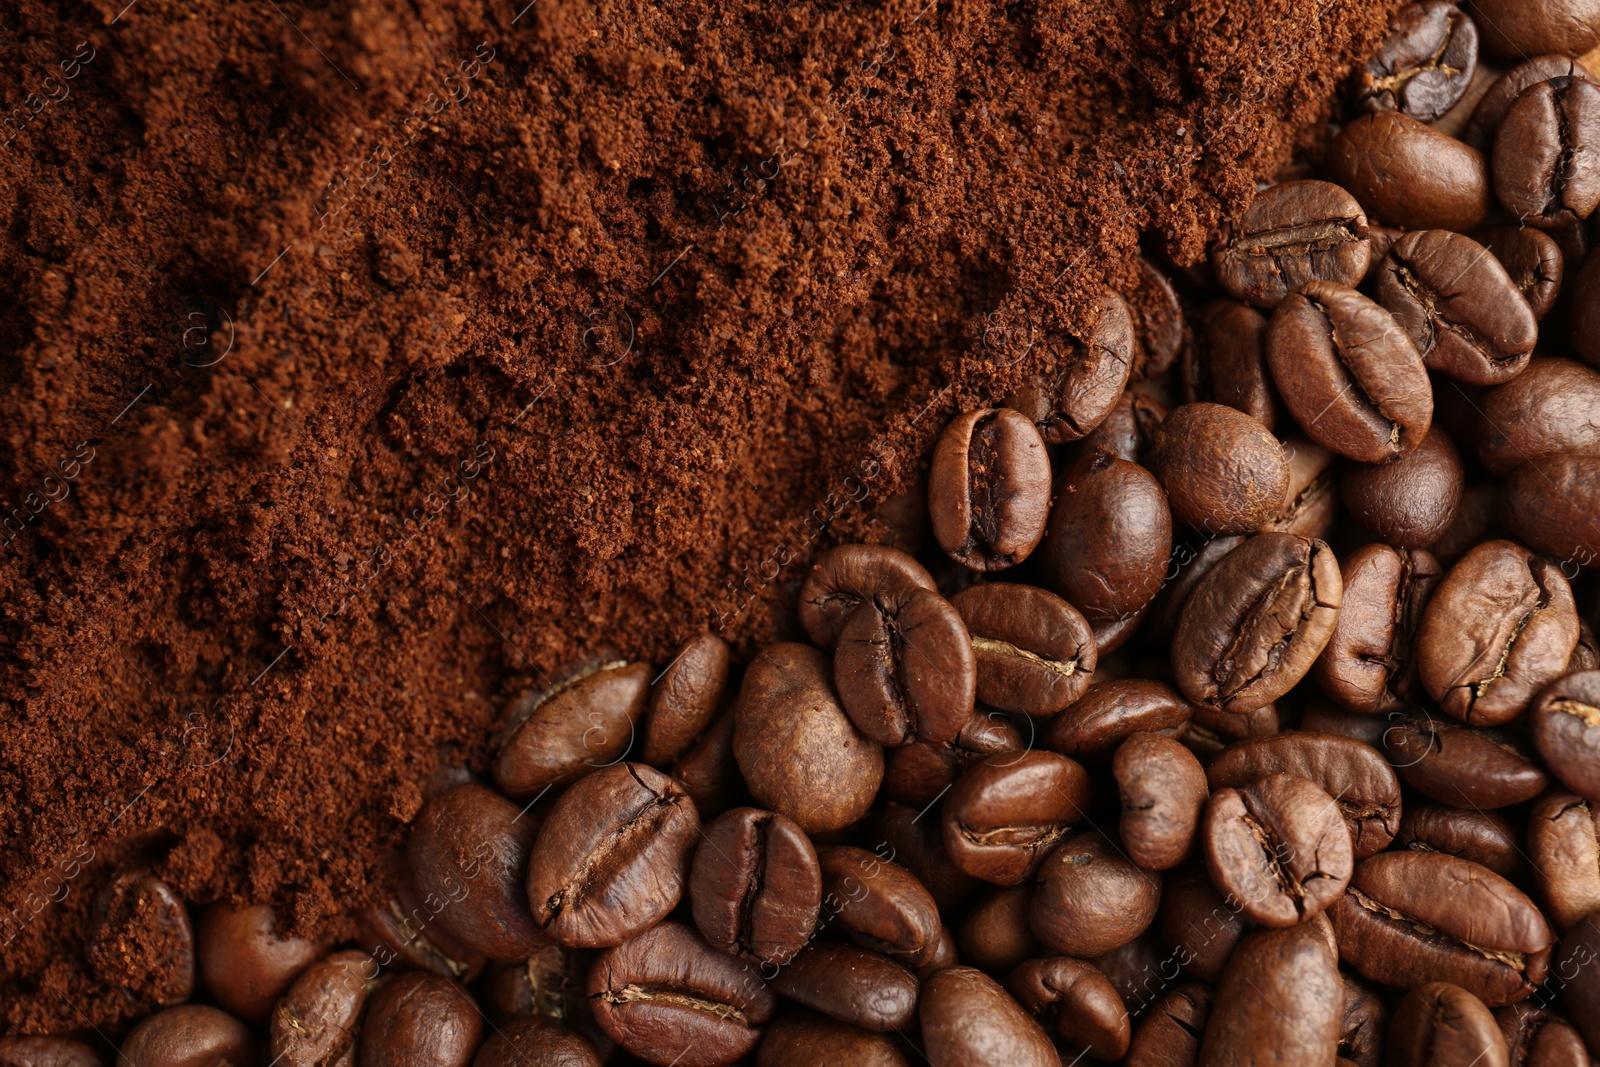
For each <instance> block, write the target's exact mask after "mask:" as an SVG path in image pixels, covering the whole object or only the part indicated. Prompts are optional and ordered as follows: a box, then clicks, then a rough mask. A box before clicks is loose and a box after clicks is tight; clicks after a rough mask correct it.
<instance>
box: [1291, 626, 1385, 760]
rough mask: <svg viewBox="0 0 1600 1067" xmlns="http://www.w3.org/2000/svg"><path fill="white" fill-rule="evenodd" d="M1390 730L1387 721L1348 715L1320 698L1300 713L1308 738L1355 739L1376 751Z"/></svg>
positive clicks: (1374, 717) (1314, 698)
mask: <svg viewBox="0 0 1600 1067" xmlns="http://www.w3.org/2000/svg"><path fill="white" fill-rule="evenodd" d="M1339 614H1340V617H1341V618H1342V617H1343V616H1344V612H1343V611H1341V612H1340V613H1339ZM1329 644H1332V642H1329ZM1318 662H1321V661H1320V660H1319V661H1318ZM1388 728H1389V720H1388V719H1387V718H1384V717H1382V716H1379V715H1370V714H1365V713H1362V712H1354V711H1345V710H1344V709H1343V708H1340V707H1336V706H1335V705H1334V703H1333V702H1332V701H1331V700H1324V699H1322V698H1321V697H1312V698H1311V700H1310V702H1309V703H1307V704H1306V710H1305V711H1303V712H1301V713H1300V729H1301V730H1304V731H1305V732H1306V733H1308V734H1338V735H1340V736H1341V737H1350V738H1354V739H1355V740H1357V741H1360V742H1361V743H1362V744H1365V745H1371V746H1372V747H1373V748H1382V747H1383V732H1384V731H1385V730H1387V729H1388Z"/></svg>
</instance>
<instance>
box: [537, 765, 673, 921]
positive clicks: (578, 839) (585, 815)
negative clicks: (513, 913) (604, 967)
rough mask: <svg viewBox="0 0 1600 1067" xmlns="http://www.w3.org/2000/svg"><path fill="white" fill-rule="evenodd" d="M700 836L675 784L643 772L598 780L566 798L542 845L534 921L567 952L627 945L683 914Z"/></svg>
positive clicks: (603, 774)
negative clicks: (676, 910) (568, 948)
mask: <svg viewBox="0 0 1600 1067" xmlns="http://www.w3.org/2000/svg"><path fill="white" fill-rule="evenodd" d="M699 837H700V816H699V815H698V814H697V813H696V812H695V808H694V802H693V801H692V800H690V799H689V795H688V794H687V793H685V792H684V791H683V787H682V786H680V785H679V784H678V783H677V782H675V781H674V780H672V779H671V778H668V777H667V776H666V775H664V774H662V773H661V772H660V771H658V770H656V769H655V768H653V767H649V766H647V765H645V764H643V763H619V764H617V765H615V766H613V767H607V768H605V769H604V770H601V771H596V772H595V773H594V774H591V775H589V776H588V777H587V778H583V779H580V780H579V781H578V782H577V784H575V785H574V786H572V788H570V789H568V790H567V791H566V792H565V793H563V794H562V795H561V797H560V799H559V800H557V801H556V803H555V806H554V807H553V808H552V809H551V810H550V815H549V818H547V819H546V820H545V824H544V827H543V829H541V830H540V831H539V839H538V840H537V841H535V842H534V845H533V851H532V852H531V853H530V854H529V856H528V903H529V904H530V905H531V906H532V908H533V918H534V920H535V921H536V922H537V923H538V924H539V925H540V926H541V927H542V928H543V929H544V931H545V933H546V934H547V935H548V936H549V937H550V938H551V939H552V940H554V941H559V942H560V943H561V944H563V945H574V946H578V947H582V948H605V947H608V946H611V945H620V944H621V943H622V942H624V941H626V940H628V939H629V938H631V937H633V936H635V935H636V934H639V933H640V932H642V931H644V930H647V929H649V928H650V927H651V926H654V925H655V924H656V923H657V922H660V921H661V920H662V919H664V918H665V917H666V916H667V914H668V913H669V912H671V911H672V909H673V908H675V907H677V906H678V899H679V897H681V896H682V895H683V886H684V883H685V882H686V881H687V880H688V877H689V861H690V857H691V856H692V854H693V853H694V847H695V845H696V844H697V843H698V841H699Z"/></svg>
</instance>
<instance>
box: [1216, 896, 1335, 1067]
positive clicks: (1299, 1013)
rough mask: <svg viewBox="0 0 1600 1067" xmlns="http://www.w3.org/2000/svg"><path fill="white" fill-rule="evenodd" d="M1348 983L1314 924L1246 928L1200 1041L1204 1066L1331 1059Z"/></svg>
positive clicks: (1230, 961)
mask: <svg viewBox="0 0 1600 1067" xmlns="http://www.w3.org/2000/svg"><path fill="white" fill-rule="evenodd" d="M1343 1006H1344V987H1343V983H1342V982H1341V981H1340V979H1339V961H1338V956H1337V954H1336V953H1335V951H1334V948H1333V946H1332V945H1330V944H1329V943H1328V942H1327V941H1326V940H1325V939H1324V938H1323V936H1322V934H1321V933H1320V932H1319V931H1318V930H1317V928H1316V926H1315V924H1313V923H1301V924H1299V925H1296V926H1291V927H1288V928H1287V929H1282V930H1270V929H1269V930H1255V931H1252V932H1251V933H1249V934H1247V935H1245V938H1244V940H1243V941H1241V942H1239V947H1238V948H1237V949H1235V950H1234V952H1233V955H1232V956H1231V957H1230V958H1229V959H1228V966H1227V968H1226V969H1225V970H1224V971H1223V974H1222V981H1221V983H1220V984H1219V985H1218V986H1217V992H1216V999H1215V1002H1214V1003H1213V1004H1212V1006H1211V1014H1210V1018H1209V1021H1208V1023H1207V1025H1206V1031H1205V1038H1204V1040H1203V1041H1202V1042H1201V1045H1200V1058H1199V1060H1198V1063H1199V1065H1200V1067H1240V1065H1254V1064H1263V1065H1265V1064H1270V1063H1283V1064H1289V1063H1296V1064H1313V1063H1319V1064H1331V1063H1333V1060H1334V1056H1335V1054H1336V1052H1337V1050H1338V1047H1339V1024H1340V1022H1341V1021H1342V1018H1343Z"/></svg>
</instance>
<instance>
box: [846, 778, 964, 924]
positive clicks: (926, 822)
mask: <svg viewBox="0 0 1600 1067" xmlns="http://www.w3.org/2000/svg"><path fill="white" fill-rule="evenodd" d="M924 814H925V805H918V806H917V807H915V808H912V807H908V806H906V805H904V804H893V803H891V804H886V805H884V806H883V807H882V808H880V809H879V810H878V812H877V813H876V814H875V815H874V816H873V817H872V819H871V820H870V822H869V823H868V824H867V828H866V829H865V830H864V831H863V834H864V836H863V838H862V840H864V841H871V842H872V843H873V844H874V845H875V846H878V847H883V848H888V849H892V850H893V851H892V852H890V853H889V854H890V855H892V856H893V857H894V860H895V862H896V863H898V864H900V865H901V866H903V867H905V869H906V870H908V871H910V872H911V873H912V874H914V875H916V877H917V881H919V882H921V883H922V884H923V885H924V886H926V887H927V890H928V892H930V893H932V894H933V899H934V900H935V901H936V902H937V903H938V905H939V910H940V911H941V912H943V913H945V914H946V915H955V914H958V913H959V912H960V911H961V910H962V906H963V905H964V904H965V903H966V901H967V899H968V898H970V897H971V896H972V895H973V894H974V893H976V892H977V891H978V887H979V885H980V884H981V883H980V882H979V881H978V879H976V878H974V877H972V876H971V875H970V874H967V873H966V872H965V871H963V870H961V869H960V868H959V867H957V866H956V865H955V864H954V863H951V862H950V856H949V854H948V853H946V852H945V850H944V833H943V830H942V829H941V828H940V826H939V820H938V819H937V818H935V817H933V816H932V815H929V816H928V817H926V818H924V817H923V816H924Z"/></svg>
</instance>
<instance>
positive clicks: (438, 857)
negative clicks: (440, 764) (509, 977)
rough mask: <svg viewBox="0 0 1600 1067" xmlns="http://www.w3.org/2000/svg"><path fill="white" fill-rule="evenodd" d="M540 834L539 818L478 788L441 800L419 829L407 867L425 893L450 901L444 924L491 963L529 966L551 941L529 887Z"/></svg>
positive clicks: (429, 806)
mask: <svg viewBox="0 0 1600 1067" xmlns="http://www.w3.org/2000/svg"><path fill="white" fill-rule="evenodd" d="M537 830H538V821H537V818H536V816H535V815H534V814H533V813H531V812H524V811H523V810H522V808H521V807H519V806H518V805H517V804H514V803H513V802H511V801H509V800H507V799H506V798H505V797H503V796H500V795H499V794H498V793H496V792H495V791H494V790H492V789H489V788H487V787H485V786H481V785H475V784H468V785H461V786H456V787H455V788H454V789H451V790H448V791H447V792H444V793H440V794H439V795H438V796H436V797H434V798H433V799H431V800H429V801H428V802H427V803H426V804H424V805H423V807H422V813H421V814H420V815H418V816H417V820H416V822H415V823H414V824H412V827H411V840H410V842H409V843H408V844H407V846H406V859H407V863H408V865H409V867H410V870H411V880H412V882H413V884H415V885H416V887H417V892H418V893H420V894H422V895H423V896H424V897H425V898H426V897H432V898H434V899H436V900H440V901H449V902H450V904H449V906H448V907H445V908H444V909H443V910H441V911H440V912H439V919H438V921H439V924H440V925H441V926H443V927H444V928H445V929H447V930H449V931H450V933H451V934H452V935H453V936H454V937H455V938H456V939H457V940H458V941H460V942H461V943H462V944H464V945H466V946H467V947H468V948H470V949H472V950H473V951H475V952H479V953H481V954H483V955H484V956H486V957H488V958H489V959H491V960H520V959H526V958H527V957H529V956H531V955H532V954H533V953H534V952H536V951H538V950H539V949H540V948H541V947H543V946H544V945H545V944H546V942H548V940H549V938H547V937H546V936H545V934H544V932H543V931H542V930H540V929H539V926H538V924H537V923H535V922H534V921H533V916H531V915H530V914H529V913H528V897H527V893H526V890H525V889H524V887H523V871H524V870H525V869H526V868H527V864H528V849H529V847H530V846H531V845H532V844H533V838H534V835H535V833H536V832H537Z"/></svg>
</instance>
